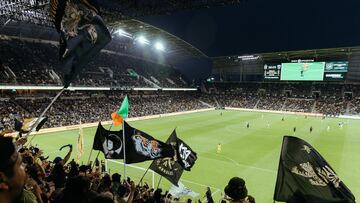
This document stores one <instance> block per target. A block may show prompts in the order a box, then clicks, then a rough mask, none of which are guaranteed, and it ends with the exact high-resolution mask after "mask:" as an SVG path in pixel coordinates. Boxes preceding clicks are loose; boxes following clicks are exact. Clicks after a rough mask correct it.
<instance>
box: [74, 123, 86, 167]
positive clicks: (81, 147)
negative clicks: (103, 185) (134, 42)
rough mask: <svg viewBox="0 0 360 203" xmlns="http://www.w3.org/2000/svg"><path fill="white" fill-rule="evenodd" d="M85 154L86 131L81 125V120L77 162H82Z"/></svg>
mask: <svg viewBox="0 0 360 203" xmlns="http://www.w3.org/2000/svg"><path fill="white" fill-rule="evenodd" d="M83 153H84V131H83V128H82V125H81V120H80V125H79V137H78V143H77V156H76V160H77V161H80V158H81V155H82V154H83Z"/></svg>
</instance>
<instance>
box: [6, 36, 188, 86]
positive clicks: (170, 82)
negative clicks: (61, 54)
mask: <svg viewBox="0 0 360 203" xmlns="http://www.w3.org/2000/svg"><path fill="white" fill-rule="evenodd" d="M57 51H58V48H57V45H56V44H54V43H49V42H43V41H39V40H37V41H35V40H18V39H2V40H1V41H0V84H11V85H38V86H40V85H42V86H44V85H56V86H58V85H61V84H62V82H61V77H62V75H61V71H60V66H61V64H60V62H59V60H58V52H57ZM182 77H183V76H182V75H181V73H180V72H178V71H177V70H175V69H174V68H173V67H170V66H169V65H164V64H159V63H156V62H154V61H151V60H148V59H144V58H139V57H135V56H132V55H126V54H119V53H117V52H114V51H108V50H105V51H103V52H101V53H100V54H99V56H98V57H97V60H93V61H91V62H90V63H89V64H88V66H87V68H86V70H85V71H84V72H82V73H81V74H80V75H79V76H78V77H77V79H76V80H75V81H74V82H73V86H114V87H119V86H121V87H156V86H160V87H186V86H188V84H187V83H186V82H185V81H184V80H183V78H182Z"/></svg>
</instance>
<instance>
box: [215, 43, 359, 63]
mask: <svg viewBox="0 0 360 203" xmlns="http://www.w3.org/2000/svg"><path fill="white" fill-rule="evenodd" d="M352 56H360V46H354V47H340V48H328V49H312V50H298V51H281V52H271V53H259V54H248V55H232V56H219V57H212V60H213V62H214V66H215V67H231V66H238V65H239V64H241V63H251V62H264V63H281V62H291V61H293V60H299V59H301V60H306V59H309V60H312V59H313V60H314V61H336V60H349V58H350V57H352Z"/></svg>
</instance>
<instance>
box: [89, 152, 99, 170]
mask: <svg viewBox="0 0 360 203" xmlns="http://www.w3.org/2000/svg"><path fill="white" fill-rule="evenodd" d="M99 154H100V151H99V152H98V154H97V155H96V158H95V161H94V165H93V166H92V167H91V170H92V169H93V168H94V166H95V164H96V159H97V158H98V157H99Z"/></svg>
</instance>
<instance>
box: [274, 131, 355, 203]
mask: <svg viewBox="0 0 360 203" xmlns="http://www.w3.org/2000/svg"><path fill="white" fill-rule="evenodd" d="M274 200H276V201H282V202H285V201H286V202H288V203H290V202H292V203H304V202H307V203H309V202H310V203H311V202H314V203H315V202H316V203H325V202H326V203H335V202H336V203H340V202H342V203H355V197H354V195H353V194H352V193H351V191H350V190H349V189H348V188H347V187H346V186H345V184H344V183H343V182H342V181H341V180H340V178H339V177H338V175H337V174H336V173H335V171H334V169H333V168H332V167H331V166H330V165H329V164H328V163H327V162H326V160H325V159H324V158H323V157H322V156H321V155H320V154H319V153H318V152H317V151H316V150H315V149H314V148H313V147H312V146H311V145H310V144H308V143H307V142H305V141H304V140H302V139H299V138H297V137H292V136H284V139H283V144H282V149H281V155H280V163H279V169H278V174H277V180H276V186H275V192H274Z"/></svg>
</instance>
